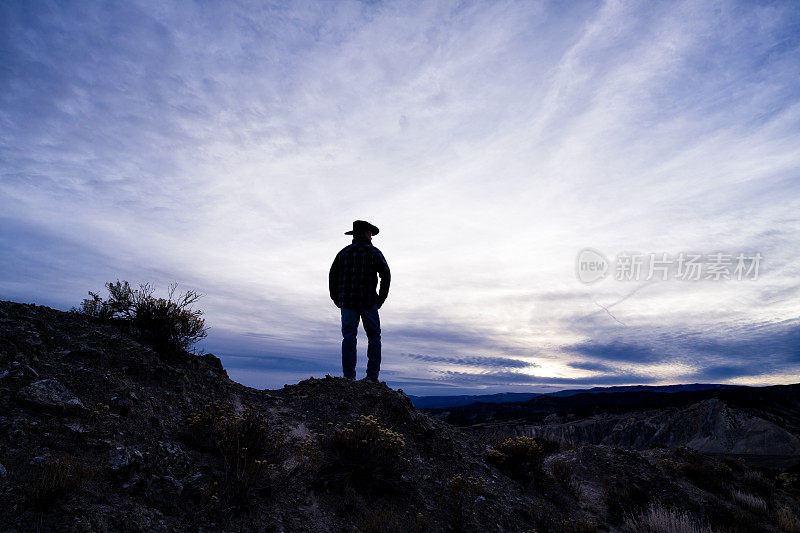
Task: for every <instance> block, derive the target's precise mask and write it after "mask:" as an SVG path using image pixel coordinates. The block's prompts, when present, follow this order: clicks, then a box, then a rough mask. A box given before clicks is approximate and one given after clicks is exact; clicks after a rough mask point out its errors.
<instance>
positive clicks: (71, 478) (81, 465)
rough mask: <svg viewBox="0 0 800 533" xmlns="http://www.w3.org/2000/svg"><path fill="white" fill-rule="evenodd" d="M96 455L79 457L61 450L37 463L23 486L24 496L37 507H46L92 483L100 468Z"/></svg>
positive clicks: (42, 508)
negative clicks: (63, 452)
mask: <svg viewBox="0 0 800 533" xmlns="http://www.w3.org/2000/svg"><path fill="white" fill-rule="evenodd" d="M101 466H102V465H101V464H100V460H99V459H97V458H89V459H85V460H84V459H80V458H78V457H75V456H73V455H69V454H61V455H58V456H55V457H50V458H48V459H47V460H46V461H45V462H44V463H42V464H41V465H39V466H37V467H35V468H34V469H33V471H32V472H31V475H30V477H29V478H28V481H27V483H26V484H25V486H24V492H25V496H26V498H27V499H28V501H29V502H30V503H32V504H33V505H34V506H35V507H36V508H37V509H40V510H44V509H46V508H48V507H49V506H51V505H52V504H53V503H54V502H55V501H56V500H58V499H59V498H60V497H62V496H65V495H67V494H68V493H70V492H73V491H76V490H78V489H80V488H82V487H84V486H85V485H86V484H87V483H89V482H90V481H91V480H92V479H93V478H94V477H95V475H96V474H97V472H98V471H99V470H100V468H101Z"/></svg>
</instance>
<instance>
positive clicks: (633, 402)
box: [429, 384, 800, 463]
mask: <svg viewBox="0 0 800 533" xmlns="http://www.w3.org/2000/svg"><path fill="white" fill-rule="evenodd" d="M429 412H431V413H432V414H434V415H436V416H437V417H439V418H441V419H443V420H446V421H448V422H450V423H453V424H456V425H459V426H462V427H470V428H471V429H472V430H473V431H474V432H475V433H478V434H483V435H491V436H493V437H497V438H499V437H506V436H517V435H527V436H531V437H546V438H548V439H552V440H555V441H557V442H559V443H561V444H563V445H572V446H574V445H579V444H607V445H612V446H623V447H626V448H633V449H637V450H644V449H647V448H651V447H654V446H663V447H668V448H677V447H681V446H686V447H690V448H693V449H695V450H697V451H700V452H703V453H714V454H725V453H727V454H736V455H742V456H748V455H753V456H773V457H776V458H778V459H780V460H781V462H782V463H785V462H787V461H788V462H789V463H792V462H793V461H792V459H795V461H794V462H797V461H800V384H796V385H780V386H771V387H744V388H730V389H725V388H714V389H699V390H688V391H687V390H684V391H677V392H670V393H665V392H658V391H653V390H637V391H625V392H605V393H602V392H595V393H592V394H589V393H582V394H575V395H571V396H566V397H553V396H539V397H537V398H534V399H531V400H528V401H525V402H511V403H499V404H484V403H480V404H472V405H466V406H461V407H454V408H450V409H436V410H434V409H432V410H429Z"/></svg>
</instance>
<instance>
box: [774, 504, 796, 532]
mask: <svg viewBox="0 0 800 533" xmlns="http://www.w3.org/2000/svg"><path fill="white" fill-rule="evenodd" d="M775 522H776V523H777V524H778V527H779V528H780V529H781V531H785V532H786V533H800V518H798V517H797V515H796V514H795V513H794V511H793V510H792V508H791V507H789V506H788V505H781V506H779V507H778V508H777V509H776V510H775Z"/></svg>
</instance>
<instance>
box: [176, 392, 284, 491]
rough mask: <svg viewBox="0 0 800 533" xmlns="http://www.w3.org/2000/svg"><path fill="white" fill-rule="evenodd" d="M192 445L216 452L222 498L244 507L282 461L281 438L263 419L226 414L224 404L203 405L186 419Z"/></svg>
mask: <svg viewBox="0 0 800 533" xmlns="http://www.w3.org/2000/svg"><path fill="white" fill-rule="evenodd" d="M188 423H189V430H190V434H191V435H192V438H193V441H194V443H195V444H196V445H198V446H200V447H203V448H207V449H208V448H210V449H213V450H214V451H216V452H217V453H218V454H219V456H220V457H221V458H222V461H223V463H224V465H225V484H224V487H223V488H224V490H225V495H226V496H227V497H228V499H229V500H231V501H233V502H237V503H245V502H247V500H248V497H249V495H250V494H251V493H252V492H253V490H260V491H263V490H265V489H268V488H269V485H268V484H266V481H267V478H268V475H269V473H270V472H271V471H272V470H273V468H274V467H275V464H276V463H277V462H278V461H280V460H281V458H282V457H283V436H282V435H281V434H280V432H278V431H276V430H274V429H272V428H271V427H270V425H269V422H268V421H267V419H266V418H265V417H263V416H262V415H260V414H259V413H257V412H255V411H252V410H249V409H245V410H244V411H243V412H242V413H241V414H235V413H232V412H231V411H230V406H229V405H228V404H227V403H224V402H215V403H213V404H207V405H206V406H205V407H204V409H203V411H201V412H200V413H193V414H192V415H190V416H189V419H188Z"/></svg>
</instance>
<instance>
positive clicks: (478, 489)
mask: <svg viewBox="0 0 800 533" xmlns="http://www.w3.org/2000/svg"><path fill="white" fill-rule="evenodd" d="M485 493H486V482H485V481H484V480H483V479H481V478H477V477H473V476H464V475H461V474H459V475H457V476H453V477H452V478H450V480H449V481H448V482H447V484H446V485H445V486H444V487H443V489H442V495H441V496H442V499H441V502H442V507H444V508H445V510H446V511H447V512H448V514H449V515H450V520H451V522H452V524H453V525H454V526H455V528H456V530H457V531H465V530H469V529H480V524H478V522H477V520H476V517H477V514H478V513H477V504H478V502H479V501H480V499H481V498H482V497H483V495H484V494H485Z"/></svg>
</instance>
